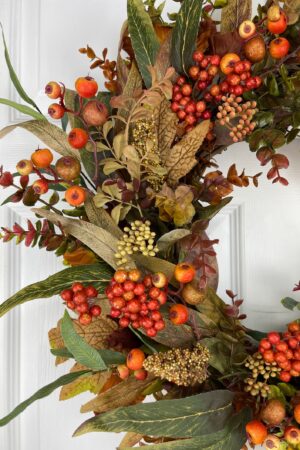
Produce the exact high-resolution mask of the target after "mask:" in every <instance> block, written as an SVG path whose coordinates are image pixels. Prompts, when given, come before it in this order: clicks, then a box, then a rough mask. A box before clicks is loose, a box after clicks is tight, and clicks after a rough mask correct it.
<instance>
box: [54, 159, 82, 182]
mask: <svg viewBox="0 0 300 450" xmlns="http://www.w3.org/2000/svg"><path fill="white" fill-rule="evenodd" d="M55 170H56V173H57V175H58V176H60V177H61V178H62V179H63V180H66V181H73V180H75V178H77V177H79V175H80V170H81V166H80V162H79V161H78V159H76V158H73V156H63V157H62V158H59V159H58V160H57V161H56V164H55Z"/></svg>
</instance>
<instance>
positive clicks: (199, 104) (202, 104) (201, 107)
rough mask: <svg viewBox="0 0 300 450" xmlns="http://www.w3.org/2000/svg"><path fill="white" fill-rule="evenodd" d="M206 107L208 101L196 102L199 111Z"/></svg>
mask: <svg viewBox="0 0 300 450" xmlns="http://www.w3.org/2000/svg"><path fill="white" fill-rule="evenodd" d="M205 109H206V103H205V102H204V101H202V100H200V101H199V102H197V103H196V110H197V112H200V113H202V112H203V111H205Z"/></svg>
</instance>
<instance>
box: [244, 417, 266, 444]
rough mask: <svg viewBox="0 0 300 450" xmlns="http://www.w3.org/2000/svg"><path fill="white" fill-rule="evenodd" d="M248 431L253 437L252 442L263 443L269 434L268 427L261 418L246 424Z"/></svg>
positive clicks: (251, 437)
mask: <svg viewBox="0 0 300 450" xmlns="http://www.w3.org/2000/svg"><path fill="white" fill-rule="evenodd" d="M246 431H247V433H248V435H249V436H250V439H251V444H254V445H258V444H262V443H263V442H264V440H265V439H266V437H267V435H268V431H267V427H265V425H264V424H263V423H262V422H260V420H251V422H248V423H247V425H246Z"/></svg>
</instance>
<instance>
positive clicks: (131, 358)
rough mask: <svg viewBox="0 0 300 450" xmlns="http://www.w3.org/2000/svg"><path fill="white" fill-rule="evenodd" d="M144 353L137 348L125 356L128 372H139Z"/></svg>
mask: <svg viewBox="0 0 300 450" xmlns="http://www.w3.org/2000/svg"><path fill="white" fill-rule="evenodd" d="M144 361H145V353H144V352H143V351H142V350H140V349H139V348H134V349H132V350H131V351H130V352H129V353H128V356H127V367H128V369H130V370H139V369H142V368H143V363H144Z"/></svg>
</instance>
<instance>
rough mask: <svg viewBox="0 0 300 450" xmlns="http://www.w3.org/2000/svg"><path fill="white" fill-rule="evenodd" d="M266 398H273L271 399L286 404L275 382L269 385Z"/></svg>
mask: <svg viewBox="0 0 300 450" xmlns="http://www.w3.org/2000/svg"><path fill="white" fill-rule="evenodd" d="M268 399H269V400H273V399H276V400H280V401H281V402H283V403H285V404H286V398H285V396H284V394H283V392H282V391H281V389H280V388H279V387H278V386H276V385H275V384H272V385H270V390H269V393H268Z"/></svg>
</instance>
